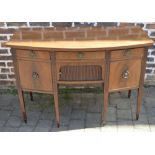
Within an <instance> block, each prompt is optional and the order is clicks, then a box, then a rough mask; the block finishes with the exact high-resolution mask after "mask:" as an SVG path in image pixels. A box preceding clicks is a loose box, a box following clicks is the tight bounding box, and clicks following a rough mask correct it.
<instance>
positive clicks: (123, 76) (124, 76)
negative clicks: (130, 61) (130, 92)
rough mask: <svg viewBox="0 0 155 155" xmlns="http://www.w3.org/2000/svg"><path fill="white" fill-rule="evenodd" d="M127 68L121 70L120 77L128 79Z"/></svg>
mask: <svg viewBox="0 0 155 155" xmlns="http://www.w3.org/2000/svg"><path fill="white" fill-rule="evenodd" d="M129 74H130V73H129V70H128V69H126V70H124V71H123V72H122V75H121V76H122V78H123V79H128V78H129Z"/></svg>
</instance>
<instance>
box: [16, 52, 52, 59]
mask: <svg viewBox="0 0 155 155" xmlns="http://www.w3.org/2000/svg"><path fill="white" fill-rule="evenodd" d="M16 56H17V59H18V58H27V59H30V60H36V59H45V60H49V59H50V55H49V52H48V51H35V50H16Z"/></svg>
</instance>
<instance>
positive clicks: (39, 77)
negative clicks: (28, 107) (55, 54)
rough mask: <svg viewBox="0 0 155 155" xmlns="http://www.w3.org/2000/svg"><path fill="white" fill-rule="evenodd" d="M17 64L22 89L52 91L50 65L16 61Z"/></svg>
mask: <svg viewBox="0 0 155 155" xmlns="http://www.w3.org/2000/svg"><path fill="white" fill-rule="evenodd" d="M18 64H19V76H20V82H21V86H22V88H25V89H32V90H40V91H51V90H52V77H51V64H50V63H47V62H32V61H24V60H18Z"/></svg>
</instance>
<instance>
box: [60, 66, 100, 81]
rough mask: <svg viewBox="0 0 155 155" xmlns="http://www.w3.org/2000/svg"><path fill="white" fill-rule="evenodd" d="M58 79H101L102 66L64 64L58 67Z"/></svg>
mask: <svg viewBox="0 0 155 155" xmlns="http://www.w3.org/2000/svg"><path fill="white" fill-rule="evenodd" d="M59 73H60V74H59V75H60V76H59V80H60V81H97V80H102V67H101V66H99V65H80V66H77V65H71V66H69V65H65V66H62V67H61V68H60V72H59Z"/></svg>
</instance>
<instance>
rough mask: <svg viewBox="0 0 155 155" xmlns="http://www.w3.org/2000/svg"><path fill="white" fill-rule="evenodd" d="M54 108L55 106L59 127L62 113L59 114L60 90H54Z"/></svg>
mask: <svg viewBox="0 0 155 155" xmlns="http://www.w3.org/2000/svg"><path fill="white" fill-rule="evenodd" d="M54 108H55V117H56V123H57V127H58V128H59V126H60V114H59V100H58V91H54Z"/></svg>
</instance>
